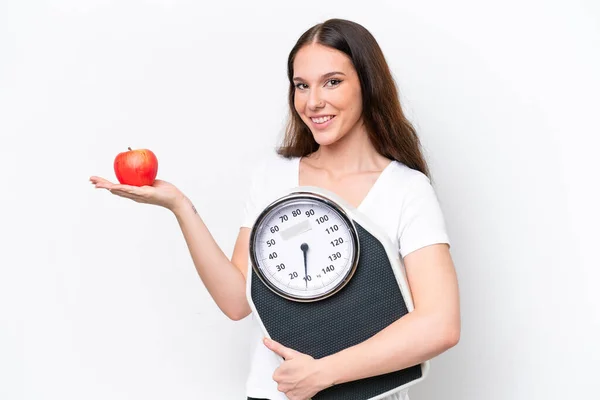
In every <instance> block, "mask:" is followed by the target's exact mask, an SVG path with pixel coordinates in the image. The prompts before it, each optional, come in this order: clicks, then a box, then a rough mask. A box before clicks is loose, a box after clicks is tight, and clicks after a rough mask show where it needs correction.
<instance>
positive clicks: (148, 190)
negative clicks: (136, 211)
mask: <svg viewBox="0 0 600 400" xmlns="http://www.w3.org/2000/svg"><path fill="white" fill-rule="evenodd" d="M90 182H92V184H94V185H95V186H96V188H98V189H106V190H108V191H109V192H111V193H112V194H114V195H117V196H121V197H125V198H128V199H131V200H133V201H136V202H138V203H147V204H154V205H157V206H161V207H165V208H167V209H169V210H171V211H173V210H174V209H175V207H176V206H177V205H178V204H179V203H180V202H182V201H183V200H184V199H185V195H184V194H183V193H182V192H181V191H180V190H179V189H177V187H176V186H175V185H173V184H171V183H169V182H167V181H163V180H160V179H156V180H155V181H154V183H153V184H152V186H130V185H120V184H115V183H112V182H110V181H108V180H106V179H104V178H101V177H99V176H92V177H90Z"/></svg>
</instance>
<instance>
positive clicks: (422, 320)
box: [318, 244, 460, 385]
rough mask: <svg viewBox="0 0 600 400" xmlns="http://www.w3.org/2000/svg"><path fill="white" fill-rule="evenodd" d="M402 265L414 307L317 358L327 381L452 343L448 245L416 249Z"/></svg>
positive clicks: (383, 369) (455, 300) (454, 323)
mask: <svg viewBox="0 0 600 400" xmlns="http://www.w3.org/2000/svg"><path fill="white" fill-rule="evenodd" d="M404 265H405V268H406V273H407V277H408V283H409V286H410V288H411V293H412V297H413V302H414V306H415V308H414V310H413V311H412V312H410V313H408V314H406V315H405V316H403V317H402V318H400V319H399V320H398V321H396V322H394V323H392V324H391V325H389V326H388V327H386V328H385V329H383V330H382V331H380V332H378V333H377V334H376V335H374V336H373V337H371V338H369V339H368V340H366V341H364V342H362V343H360V344H357V345H355V346H352V347H349V348H347V349H345V350H342V351H340V352H338V353H335V354H332V355H330V356H327V357H323V358H321V359H320V360H318V362H319V363H321V364H322V365H321V368H319V369H320V370H321V371H326V373H328V374H332V375H330V376H329V377H328V380H329V384H330V385H332V384H340V383H344V382H349V381H353V380H357V379H362V378H367V377H370V376H375V375H381V374H385V373H388V372H393V371H398V370H401V369H404V368H407V367H410V366H413V365H416V364H419V363H421V362H424V361H426V360H429V359H431V358H433V357H435V356H436V355H438V354H440V353H442V352H444V351H446V350H448V349H449V348H451V347H453V346H455V345H456V344H457V343H458V340H459V337H460V310H459V294H458V283H457V278H456V272H455V269H454V264H453V262H452V258H451V256H450V251H449V248H448V245H446V244H435V245H431V246H426V247H423V248H421V249H419V250H416V251H414V252H412V253H410V254H408V255H407V256H406V257H405V258H404Z"/></svg>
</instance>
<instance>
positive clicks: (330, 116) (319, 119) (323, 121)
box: [310, 115, 335, 124]
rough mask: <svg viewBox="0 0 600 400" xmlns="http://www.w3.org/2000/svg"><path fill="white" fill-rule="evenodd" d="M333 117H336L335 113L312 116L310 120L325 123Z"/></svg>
mask: <svg viewBox="0 0 600 400" xmlns="http://www.w3.org/2000/svg"><path fill="white" fill-rule="evenodd" d="M333 118H335V115H327V116H325V117H319V118H311V119H310V120H311V121H312V122H314V123H315V124H324V123H325V122H327V121H330V120H332V119H333Z"/></svg>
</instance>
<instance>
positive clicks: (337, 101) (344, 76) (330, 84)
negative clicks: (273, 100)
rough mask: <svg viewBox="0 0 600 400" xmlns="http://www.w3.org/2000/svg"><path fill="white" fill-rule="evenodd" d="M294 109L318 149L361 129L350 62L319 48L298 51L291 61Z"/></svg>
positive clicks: (358, 95) (359, 101)
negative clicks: (292, 61) (319, 146)
mask: <svg viewBox="0 0 600 400" xmlns="http://www.w3.org/2000/svg"><path fill="white" fill-rule="evenodd" d="M293 68H294V77H293V79H294V84H295V86H296V87H295V91H294V105H295V108H296V111H297V112H298V115H300V118H302V120H303V121H304V123H305V124H306V125H307V126H308V127H309V128H310V130H311V132H312V134H313V137H314V139H315V141H316V142H317V143H319V145H328V144H331V143H334V142H336V141H338V140H339V139H341V138H343V137H344V136H346V135H347V134H348V133H349V132H352V133H353V132H355V131H357V130H360V129H361V126H362V118H361V116H362V97H361V90H360V82H359V80H358V75H357V74H356V70H355V69H354V67H353V65H352V62H351V61H350V58H349V57H348V56H346V55H345V54H344V53H342V52H341V51H338V50H335V49H332V48H330V47H326V46H323V45H320V44H316V43H314V44H310V45H307V46H304V47H302V48H301V49H300V50H299V51H298V53H296V57H295V59H294V65H293Z"/></svg>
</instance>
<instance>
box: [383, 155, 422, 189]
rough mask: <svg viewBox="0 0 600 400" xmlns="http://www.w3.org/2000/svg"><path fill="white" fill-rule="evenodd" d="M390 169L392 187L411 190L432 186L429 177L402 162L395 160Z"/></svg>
mask: <svg viewBox="0 0 600 400" xmlns="http://www.w3.org/2000/svg"><path fill="white" fill-rule="evenodd" d="M390 169H391V172H390V175H391V179H390V180H389V184H390V186H393V187H396V188H400V189H410V188H418V187H423V186H429V185H431V180H430V179H429V177H428V176H427V175H425V174H424V173H422V172H421V171H419V170H417V169H413V168H410V167H409V166H407V165H406V164H404V163H402V162H400V161H397V160H393V161H392V163H391V165H390Z"/></svg>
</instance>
